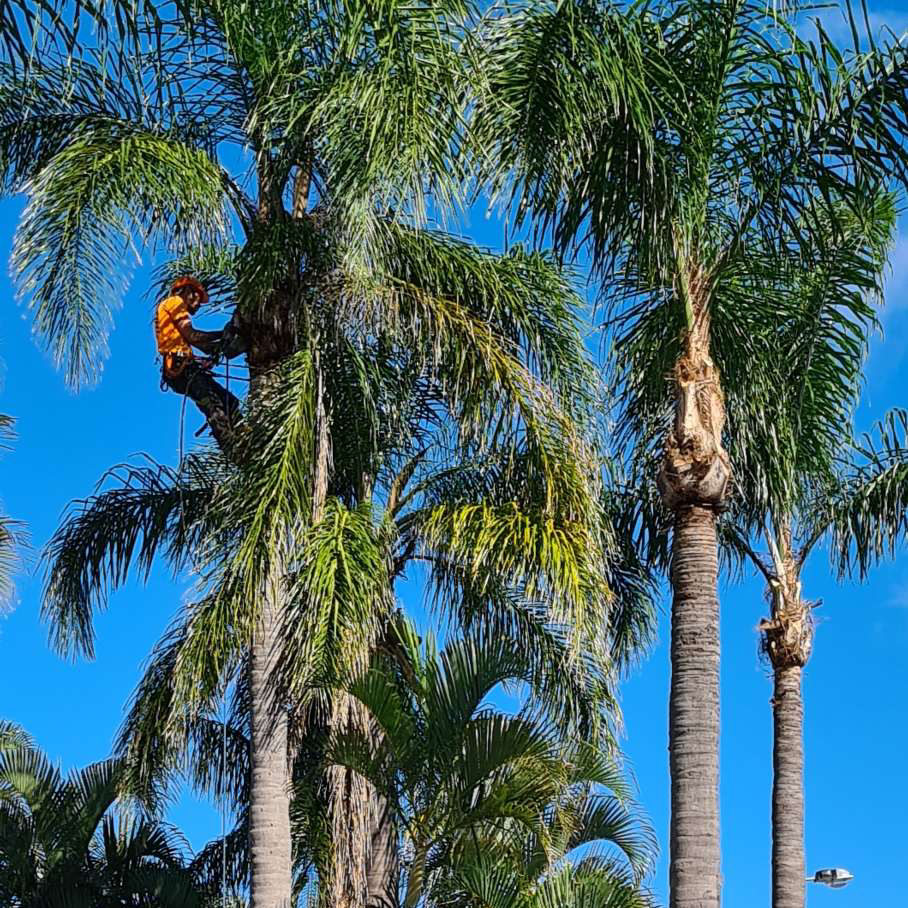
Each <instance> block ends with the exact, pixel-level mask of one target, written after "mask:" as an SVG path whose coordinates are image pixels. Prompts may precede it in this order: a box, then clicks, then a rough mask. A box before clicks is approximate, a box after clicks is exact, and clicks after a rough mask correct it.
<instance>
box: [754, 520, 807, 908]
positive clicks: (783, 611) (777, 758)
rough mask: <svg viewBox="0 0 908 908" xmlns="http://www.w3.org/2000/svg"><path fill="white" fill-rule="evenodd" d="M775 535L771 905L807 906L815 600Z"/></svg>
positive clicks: (767, 640)
mask: <svg viewBox="0 0 908 908" xmlns="http://www.w3.org/2000/svg"><path fill="white" fill-rule="evenodd" d="M779 543H780V545H778V546H777V545H776V544H775V542H774V540H773V539H772V538H770V549H771V553H772V560H773V565H774V574H775V578H774V579H773V581H772V582H771V583H770V590H769V594H770V601H771V603H772V615H771V616H770V618H769V620H767V621H763V622H762V623H761V624H760V631H761V632H762V634H763V651H764V652H765V653H766V655H767V657H768V658H769V661H770V663H771V664H772V668H773V676H774V691H773V698H772V712H773V742H772V771H773V775H772V906H773V908H804V904H805V901H806V897H805V888H806V887H805V883H804V880H805V874H806V861H805V858H804V701H803V698H802V696H801V676H802V673H803V668H804V666H805V665H806V664H807V660H808V659H809V658H810V650H811V647H812V643H813V624H812V621H811V617H810V604H809V603H807V602H805V601H804V600H803V599H802V598H801V582H800V578H799V576H798V565H797V563H796V560H795V558H794V556H793V555H792V552H791V536H790V532H788V531H787V530H786V531H785V532H784V533H783V534H782V536H781V538H780V539H779Z"/></svg>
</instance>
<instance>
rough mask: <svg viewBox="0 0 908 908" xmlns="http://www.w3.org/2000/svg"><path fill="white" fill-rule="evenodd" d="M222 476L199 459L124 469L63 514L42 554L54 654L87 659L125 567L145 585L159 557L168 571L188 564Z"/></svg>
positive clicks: (214, 462) (218, 466) (218, 467)
mask: <svg viewBox="0 0 908 908" xmlns="http://www.w3.org/2000/svg"><path fill="white" fill-rule="evenodd" d="M224 470H225V466H224V465H223V463H221V462H220V461H219V460H218V459H217V458H216V457H214V458H212V457H207V456H205V455H201V456H190V457H189V458H187V459H186V461H185V462H184V464H183V466H182V468H180V469H176V470H174V469H172V468H170V467H165V466H161V465H158V464H154V463H151V464H150V465H148V466H136V465H131V464H124V465H122V466H121V467H116V468H114V469H113V470H110V471H109V472H108V473H106V474H105V475H104V477H102V479H101V481H100V483H99V491H98V492H97V494H96V495H95V496H93V497H92V498H89V499H86V500H84V501H81V502H76V503H75V504H74V505H73V506H72V507H71V508H70V510H69V512H68V514H67V516H66V517H65V518H64V521H63V523H62V525H61V526H60V528H59V529H58V530H57V532H56V533H55V534H54V536H53V537H52V538H51V540H50V542H49V543H48V544H47V546H46V547H45V550H44V555H43V560H44V563H45V565H46V575H45V591H44V601H43V605H42V617H43V618H44V620H45V621H47V622H48V623H50V625H51V639H52V641H53V643H54V645H55V646H56V647H57V648H58V649H59V650H60V651H61V652H63V653H67V654H69V655H76V654H78V653H83V654H85V655H87V656H88V657H91V656H92V654H93V652H94V630H93V623H92V616H93V612H94V610H95V609H96V608H102V609H103V608H104V607H105V605H106V602H107V597H108V595H109V594H110V592H111V590H113V589H114V588H116V587H117V586H119V585H120V584H122V583H123V582H124V581H125V580H126V578H127V576H128V575H129V571H130V570H131V569H133V568H135V569H137V570H138V572H139V576H140V577H141V578H143V579H147V578H148V575H149V573H150V572H151V568H152V565H153V563H154V560H155V557H156V556H157V555H159V554H161V555H163V556H164V557H165V558H167V559H168V560H169V561H170V562H171V565H172V567H173V569H174V571H178V570H179V569H180V568H181V567H183V566H184V565H186V564H187V562H188V559H189V558H190V557H191V552H192V549H193V547H194V545H196V544H197V542H198V540H199V537H200V534H201V529H200V521H202V519H203V517H204V514H205V510H206V508H207V507H208V505H209V504H210V502H211V500H212V497H213V495H214V492H215V488H216V486H217V483H218V481H219V480H220V479H221V478H223V475H224ZM109 483H114V485H113V487H112V488H107V489H104V486H105V485H106V484H109Z"/></svg>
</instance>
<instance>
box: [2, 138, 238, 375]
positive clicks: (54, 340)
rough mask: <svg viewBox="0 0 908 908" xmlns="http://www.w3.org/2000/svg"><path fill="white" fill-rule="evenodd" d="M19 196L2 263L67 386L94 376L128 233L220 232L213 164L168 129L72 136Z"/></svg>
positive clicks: (183, 238)
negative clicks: (22, 203)
mask: <svg viewBox="0 0 908 908" xmlns="http://www.w3.org/2000/svg"><path fill="white" fill-rule="evenodd" d="M27 193H28V197H29V201H28V205H27V206H26V209H25V212H24V214H23V216H22V221H21V223H20V225H19V228H18V230H17V232H16V236H15V239H14V245H13V255H12V270H13V273H14V275H15V277H16V280H17V283H18V288H19V293H20V295H21V296H23V297H25V298H27V300H28V305H29V308H30V309H31V310H32V311H33V313H34V320H35V321H34V323H35V331H36V332H37V333H38V334H39V335H40V336H41V337H42V338H43V339H44V341H45V343H46V344H47V346H48V349H49V350H50V352H51V354H52V355H53V358H54V361H55V363H56V364H57V365H58V366H62V367H64V368H65V371H66V377H67V381H68V382H69V383H70V384H72V385H73V386H76V387H78V386H79V385H80V384H82V383H83V382H86V381H92V380H94V379H95V378H96V377H97V375H98V374H99V371H100V369H101V365H102V363H103V360H104V358H105V356H106V354H107V336H108V334H109V332H110V327H111V320H112V315H113V311H114V310H115V308H116V307H117V306H118V305H119V301H120V298H121V296H122V293H123V292H124V290H125V288H126V286H127V283H128V272H127V271H126V270H124V262H123V256H124V254H125V253H127V252H128V251H129V250H130V248H131V245H132V244H133V243H134V241H135V240H134V237H135V236H138V237H139V238H140V239H141V240H142V241H146V242H148V241H153V240H155V239H156V238H162V239H163V240H164V241H165V243H166V244H167V245H168V246H170V247H171V248H172V249H175V250H179V249H181V248H183V247H186V246H191V245H199V244H205V243H209V242H212V241H214V240H215V239H217V238H218V237H219V236H220V235H222V233H223V231H224V229H225V219H226V211H225V209H226V200H225V197H224V179H223V174H222V172H221V170H220V168H219V167H218V166H217V164H215V163H214V162H213V161H212V160H211V159H210V158H209V157H208V155H207V154H205V153H204V152H203V151H200V150H198V149H196V148H193V147H191V146H188V145H185V144H183V142H182V141H181V138H180V137H179V136H177V135H162V134H156V133H153V132H148V131H144V130H142V129H139V128H130V129H127V130H122V131H121V130H110V129H107V130H105V129H101V128H96V129H93V130H92V131H91V132H90V133H89V134H86V135H84V136H82V137H77V138H75V139H73V140H72V141H70V142H69V143H68V144H67V145H66V147H65V148H63V149H62V150H60V151H59V152H58V153H56V154H54V155H53V157H52V158H51V160H50V161H49V162H48V164H47V165H46V166H45V167H44V168H43V169H42V170H41V171H40V173H38V174H36V175H35V176H34V177H33V178H32V179H31V180H30V182H29V184H28V187H27Z"/></svg>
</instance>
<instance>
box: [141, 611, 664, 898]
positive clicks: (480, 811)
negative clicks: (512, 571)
mask: <svg viewBox="0 0 908 908" xmlns="http://www.w3.org/2000/svg"><path fill="white" fill-rule="evenodd" d="M172 643H173V644H175V645H173V646H167V647H164V648H162V649H161V650H160V652H159V653H158V654H157V656H156V658H155V660H154V661H153V663H152V666H151V667H150V669H149V672H148V673H147V674H146V677H145V679H144V681H143V683H142V686H141V688H140V690H139V691H138V692H137V696H136V701H135V704H134V706H133V709H132V710H131V713H130V718H129V719H128V720H127V727H126V728H125V729H124V738H126V739H127V740H129V739H130V737H131V742H132V744H133V745H135V746H134V749H133V752H134V753H135V752H137V751H138V749H139V747H141V746H142V745H146V746H147V745H149V744H152V743H153V742H154V739H153V735H154V729H155V728H156V727H159V725H160V722H159V721H158V722H156V721H155V719H156V718H158V719H159V718H160V712H159V713H158V715H157V717H156V716H155V715H154V714H153V711H154V709H155V707H156V705H159V704H160V703H161V701H162V699H166V698H167V691H168V682H169V666H170V665H172V660H173V658H174V656H175V653H176V652H177V651H178V647H179V644H178V642H177V641H176V640H174V641H172ZM550 646H551V647H552V648H553V649H555V650H558V649H560V650H561V658H562V660H563V662H562V665H563V667H564V668H566V669H567V668H568V666H569V662H570V654H569V652H568V651H567V649H566V648H564V643H563V641H562V643H561V644H560V645H559V643H558V640H557V638H556V637H554V636H553V638H552V640H551V641H550ZM538 668H539V657H538V655H537V654H535V653H533V652H532V651H529V650H526V649H525V648H524V646H523V641H522V640H521V639H520V638H507V637H503V636H501V635H499V634H490V633H488V632H486V631H480V632H474V633H472V634H470V635H468V636H466V637H463V638H458V639H457V640H454V641H452V642H450V643H449V644H448V646H446V647H445V650H444V651H443V652H442V653H441V654H439V653H438V652H437V651H436V649H435V645H434V642H433V640H432V639H429V640H427V641H425V642H424V643H421V641H420V640H419V638H418V637H417V635H416V633H415V631H414V629H413V628H412V626H411V625H410V624H409V622H408V621H407V620H406V619H405V618H403V617H402V616H401V617H399V618H397V619H396V620H395V621H394V622H393V623H392V625H391V627H390V628H389V632H388V635H387V638H386V641H385V643H384V644H383V645H382V647H381V648H380V649H379V650H378V651H377V652H376V653H375V654H374V655H373V659H372V665H371V666H370V667H369V669H368V670H367V671H365V672H363V673H362V674H361V675H360V677H359V678H356V679H352V683H351V685H350V688H349V690H350V693H351V694H352V696H353V697H354V698H355V700H356V701H357V702H358V703H360V704H361V705H362V706H363V708H365V709H367V712H368V716H369V719H370V723H369V724H368V725H366V726H364V727H360V728H350V729H347V730H343V729H337V728H335V729H334V731H333V733H331V734H327V733H326V732H327V731H328V727H327V723H328V717H329V715H330V708H329V707H328V706H327V703H328V702H329V700H330V698H329V699H328V700H325V701H323V704H322V706H320V707H319V706H318V705H315V704H313V707H312V708H310V709H309V710H308V711H307V715H306V722H307V723H308V726H309V734H307V735H306V736H305V739H304V740H302V741H301V745H302V746H301V748H300V750H299V751H298V752H297V753H296V755H295V759H294V780H295V783H294V799H293V804H292V808H291V816H292V817H293V829H294V851H295V867H296V873H295V878H296V889H295V894H296V897H297V898H303V897H305V896H306V894H307V893H308V896H309V897H310V898H311V897H312V895H313V894H314V891H315V889H318V891H319V894H320V896H321V897H322V898H323V897H324V896H325V891H324V887H325V885H326V882H327V883H328V884H329V885H330V862H331V854H330V853H331V848H330V841H329V840H330V835H329V834H328V833H329V830H328V829H327V828H326V826H327V825H328V824H327V822H326V817H327V812H328V802H329V800H330V794H329V788H328V785H327V784H326V782H327V778H328V772H329V771H330V766H331V764H332V763H334V764H335V765H342V766H343V767H345V768H346V769H347V770H348V771H349V772H351V773H353V774H354V775H355V776H356V777H357V778H360V779H364V780H365V779H368V780H370V783H371V785H372V786H374V789H375V790H376V791H377V792H380V793H381V795H382V803H383V805H384V806H385V809H386V813H387V819H388V823H387V825H388V826H389V827H390V828H391V830H392V833H393V834H392V835H391V836H390V837H389V841H388V842H386V843H382V844H383V845H386V847H385V848H384V849H383V850H382V851H381V852H380V854H379V855H378V856H377V857H378V858H379V860H378V861H377V862H376V863H378V865H379V866H380V868H381V869H382V870H387V867H388V865H391V867H392V869H393V871H394V872H393V873H389V874H388V875H389V876H390V879H391V881H392V882H393V885H392V886H390V887H389V886H388V885H387V881H386V880H382V881H381V882H382V884H383V885H382V887H381V888H376V889H375V890H373V891H372V892H371V893H370V897H371V899H372V901H371V902H370V904H374V905H397V904H399V901H398V899H399V895H398V889H399V887H401V886H402V887H403V890H405V891H406V893H407V896H406V899H405V901H404V903H405V904H407V903H409V904H414V905H416V904H419V905H427V906H428V905H434V904H436V903H438V904H440V903H442V902H444V903H446V904H447V903H449V902H450V899H451V898H452V897H453V895H454V894H455V893H457V900H458V901H461V900H462V899H463V898H464V897H465V895H466V894H467V893H470V891H471V889H475V887H476V886H478V885H480V882H479V879H480V875H481V873H483V872H487V871H488V869H489V868H488V867H486V865H485V863H483V862H484V860H485V859H487V858H489V857H490V856H492V855H494V857H495V861H494V864H495V869H496V872H497V873H498V875H499V876H500V875H502V874H503V873H507V872H510V873H511V874H512V875H516V877H515V878H519V880H520V881H521V883H520V886H521V892H522V895H523V896H524V897H526V896H528V895H529V893H530V890H531V888H532V881H533V880H536V879H537V878H539V877H541V876H542V875H543V874H546V873H553V874H555V873H556V872H560V870H561V869H562V868H563V865H564V864H565V862H566V861H567V860H568V856H569V855H572V856H577V857H580V858H584V859H585V860H586V863H585V864H584V867H585V870H589V871H593V870H595V873H591V875H592V876H597V875H598V876H601V877H602V879H600V880H599V883H600V886H601V887H604V889H603V891H607V890H609V889H610V890H613V891H615V892H617V893H618V894H620V896H621V898H622V899H624V901H619V900H617V897H616V900H615V901H613V902H610V903H609V902H607V904H613V905H615V906H616V908H617V906H619V905H622V906H623V905H625V904H627V905H633V906H637V905H641V906H642V905H648V904H649V903H648V902H647V901H646V897H645V894H644V893H642V892H641V891H640V888H639V882H640V878H641V876H642V875H643V873H644V871H645V870H646V869H647V867H648V866H649V860H650V857H651V855H652V852H653V849H654V842H653V838H652V833H651V832H650V831H649V829H648V826H647V825H646V824H645V823H644V822H642V821H641V820H640V819H638V818H637V817H636V816H635V815H634V810H633V805H632V803H631V802H630V800H629V797H628V792H627V786H626V784H625V783H624V781H623V779H622V777H621V775H620V772H619V771H618V769H617V767H616V765H615V764H614V762H613V761H612V759H611V758H610V757H609V756H608V755H607V754H606V752H605V751H603V750H601V749H599V748H597V746H596V745H595V744H593V743H581V739H580V738H579V737H578V731H579V726H578V725H577V722H576V719H570V718H567V717H566V713H565V710H564V708H563V706H564V704H565V703H567V704H573V706H574V709H575V710H577V709H579V712H580V714H585V715H586V717H587V719H590V718H592V716H593V715H594V714H595V712H596V711H597V709H598V708H599V707H598V706H597V703H596V698H595V695H594V694H592V692H588V693H586V694H584V693H583V692H581V693H580V695H579V697H578V692H577V691H576V690H574V689H573V688H572V686H571V685H570V683H566V681H565V678H566V677H569V674H570V673H569V670H568V671H562V672H560V673H559V672H557V671H550V672H549V674H548V675H543V674H541V673H540V672H539V670H538ZM553 668H554V666H553ZM243 683H244V682H243V679H242V676H240V677H239V678H238V686H237V689H236V690H235V691H234V695H233V702H232V709H231V714H230V719H229V726H228V728H227V739H228V758H227V759H226V760H224V759H223V755H222V752H221V748H222V740H223V739H222V736H223V734H224V729H223V726H222V725H221V724H220V722H219V721H217V720H215V719H207V720H202V721H199V720H196V721H195V722H194V725H193V730H192V733H191V734H192V749H191V753H190V754H189V761H188V764H187V768H188V772H189V773H190V777H191V778H192V779H193V782H194V784H195V785H196V786H197V787H198V788H199V790H201V791H209V792H213V793H217V794H218V795H219V796H223V795H224V794H225V793H226V794H227V795H228V797H229V799H230V800H231V803H232V806H233V810H234V813H235V815H236V816H237V818H238V821H237V824H236V826H235V828H234V830H233V832H231V833H230V834H229V835H228V836H227V838H226V840H225V841H224V842H221V841H216V842H213V843H211V845H209V846H208V847H207V848H206V849H205V851H204V852H203V853H202V854H201V855H200V856H199V858H198V868H199V872H200V875H201V876H202V877H203V878H204V879H206V881H208V883H209V885H210V886H211V887H212V888H220V885H221V883H222V880H223V878H222V875H221V874H222V858H223V855H222V848H224V847H225V846H226V853H227V873H228V880H229V884H230V886H231V887H232V888H236V887H237V886H240V885H242V884H243V883H244V881H245V880H246V879H247V878H248V850H247V848H246V847H245V844H244V841H245V837H244V835H243V832H244V827H245V823H246V822H247V811H246V809H245V805H244V796H245V794H246V792H247V791H248V775H247V773H248V765H249V745H248V712H247V709H248V701H247V699H246V694H247V692H244V690H243ZM513 684H520V685H526V686H527V688H528V689H529V691H530V695H529V698H528V699H527V701H526V704H525V705H524V707H523V709H522V710H521V712H520V713H519V715H516V716H511V715H508V714H505V713H501V712H499V711H497V710H495V709H494V708H492V707H491V705H490V704H489V703H488V697H489V695H490V694H492V693H493V691H494V690H495V689H496V688H497V687H498V686H499V685H513ZM591 694H592V696H591ZM313 732H315V733H313ZM457 754H462V756H461V757H457V756H452V755H457ZM151 761H154V757H152V758H151ZM166 761H167V758H166V757H165V759H164V761H163V762H165V763H166ZM162 768H163V767H162V766H161V762H160V759H159V762H158V763H157V765H156V766H153V767H152V766H150V765H149V764H146V766H145V767H142V769H141V771H142V772H143V773H145V777H146V779H147V778H148V774H149V773H150V774H151V775H156V783H157V784H160V783H161V782H163V781H164V780H165V778H166V775H167V772H166V768H163V769H164V771H163V772H162ZM225 770H226V775H225ZM145 784H146V785H147V782H146V783H145ZM591 787H593V788H595V789H596V790H595V791H590V788H591ZM606 789H609V790H610V793H609V792H607V791H606ZM326 836H327V838H326ZM477 842H482V843H483V846H482V848H481V849H480V851H479V852H477V850H476V843H477ZM593 845H595V846H597V851H596V855H595V861H594V860H592V858H593V855H592V854H591V853H590V851H589V848H590V846H593ZM578 849H583V851H578ZM584 852H585V854H584ZM420 855H422V857H423V859H424V860H423V863H424V866H422V869H420V860H419V856H420ZM414 856H415V857H414ZM594 864H595V867H593V866H592V865H594ZM375 869H376V868H375V865H374V864H373V865H372V866H371V867H370V871H374V870H375ZM313 871H315V874H316V876H315V878H314V879H313V877H312V876H311V874H312V872H313ZM493 885H494V884H493V883H490V885H489V887H488V889H487V893H486V894H487V895H488V896H489V897H491V893H493V892H494V888H493ZM588 885H590V886H591V885H592V883H589V884H588ZM509 891H510V890H509V889H508V887H503V888H501V890H500V893H499V894H498V897H500V898H504V897H505V895H506V893H507V892H509Z"/></svg>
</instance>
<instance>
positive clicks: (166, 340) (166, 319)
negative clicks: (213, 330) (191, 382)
mask: <svg viewBox="0 0 908 908" xmlns="http://www.w3.org/2000/svg"><path fill="white" fill-rule="evenodd" d="M188 318H189V309H188V308H187V306H186V301H185V300H184V299H183V297H181V296H168V297H167V299H166V300H163V301H162V302H160V303H158V308H157V311H156V312H155V319H154V334H155V340H157V343H158V353H160V354H161V356H163V357H164V372H165V373H166V374H167V375H168V376H169V377H171V378H173V377H174V376H176V375H179V374H180V372H182V371H183V369H184V368H186V363H187V362H188V361H189V360H191V359H193V358H194V357H193V355H192V347H190V346H189V344H188V343H186V340H185V338H184V337H183V335H182V334H180V329H179V326H178V322H180V321H183V320H184V319H188Z"/></svg>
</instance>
